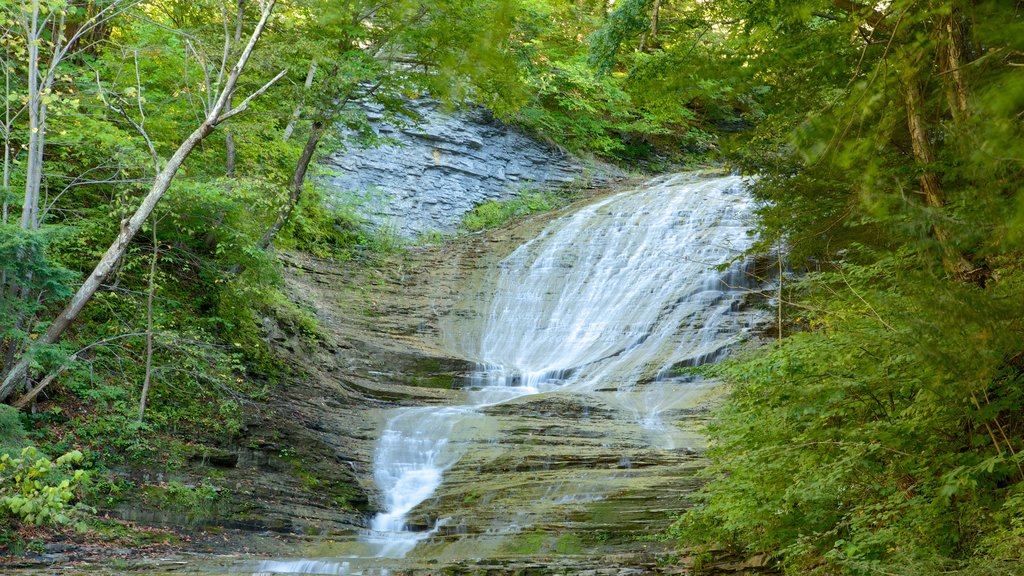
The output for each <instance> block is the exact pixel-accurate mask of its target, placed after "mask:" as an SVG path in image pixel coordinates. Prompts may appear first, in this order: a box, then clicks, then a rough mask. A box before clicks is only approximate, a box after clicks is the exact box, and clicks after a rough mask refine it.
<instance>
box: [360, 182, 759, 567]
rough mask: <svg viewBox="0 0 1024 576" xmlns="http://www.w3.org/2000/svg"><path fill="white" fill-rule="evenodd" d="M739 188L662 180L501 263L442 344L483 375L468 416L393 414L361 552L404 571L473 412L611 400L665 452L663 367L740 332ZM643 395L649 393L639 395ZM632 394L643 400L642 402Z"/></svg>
mask: <svg viewBox="0 0 1024 576" xmlns="http://www.w3.org/2000/svg"><path fill="white" fill-rule="evenodd" d="M743 188H744V186H743V180H742V179H741V178H739V177H724V178H714V179H702V180H695V179H694V178H693V177H692V176H689V175H675V176H671V177H666V178H661V179H658V180H655V181H653V182H651V183H648V184H647V185H645V186H644V187H643V188H642V189H640V190H636V191H630V192H624V193H621V194H618V195H615V196H612V197H609V198H606V199H604V200H601V201H599V202H596V203H594V204H591V205H589V206H587V207H585V208H583V209H581V210H579V211H577V212H576V213H574V214H572V215H569V216H567V217H564V218H562V219H559V220H556V221H555V222H553V223H552V224H551V225H549V227H548V228H547V229H546V230H545V231H544V232H543V233H542V234H541V235H540V236H538V237H537V238H535V239H534V240H532V241H530V242H528V243H526V244H524V245H523V246H521V247H520V248H519V249H517V250H516V251H515V252H513V253H512V254H511V255H510V256H509V257H508V258H507V259H505V260H504V261H503V262H502V263H501V264H500V266H499V267H498V269H497V270H496V271H495V274H494V275H493V277H492V278H491V280H490V282H491V283H493V284H492V287H491V289H492V290H493V296H492V297H491V300H490V302H489V303H487V304H486V306H485V307H484V311H483V313H482V315H481V317H480V318H479V321H477V322H469V323H466V322H461V323H458V324H453V325H452V326H450V327H449V328H448V330H447V331H446V339H447V344H448V347H449V348H450V350H451V351H452V352H453V353H456V354H460V355H462V356H463V357H465V358H468V359H472V360H475V361H476V362H478V363H479V365H480V367H481V368H480V369H479V371H478V373H477V374H476V375H475V377H474V379H473V382H472V389H473V392H472V393H471V394H470V400H469V403H468V404H467V405H464V406H455V407H451V406H448V407H419V408H404V409H399V410H396V411H395V412H394V414H393V416H392V417H391V418H390V419H389V421H388V423H387V425H386V427H385V430H384V432H383V434H382V436H381V439H380V442H379V444H378V446H377V450H376V453H375V457H374V469H375V472H374V478H375V480H376V482H377V486H378V488H379V489H380V491H381V493H382V494H383V497H384V498H383V502H382V503H383V508H384V511H383V512H381V513H379V514H378V515H377V516H376V517H375V518H374V519H373V520H372V525H371V528H372V533H371V534H370V535H368V536H367V539H368V541H370V542H374V543H378V544H379V545H380V548H379V555H380V556H381V557H392V558H399V557H402V556H404V555H405V554H406V553H408V552H409V551H410V550H411V549H412V548H413V547H414V546H415V545H416V543H417V542H419V541H420V540H422V539H423V538H425V537H427V536H429V535H430V534H432V533H433V531H434V530H436V529H437V528H438V525H436V524H435V525H434V526H433V527H432V529H427V530H424V529H422V528H424V527H420V528H421V529H420V530H410V529H409V527H408V526H407V525H406V524H407V518H408V515H409V513H410V512H411V511H412V510H413V509H414V508H416V506H418V505H419V504H421V503H423V502H425V501H426V500H428V499H429V498H430V497H431V496H432V495H433V494H434V492H435V491H436V490H437V488H438V487H439V486H440V485H441V482H442V481H443V477H444V473H445V472H446V471H447V470H448V469H449V468H450V467H451V466H453V465H454V464H455V463H456V462H457V461H458V460H459V458H460V457H461V456H462V454H463V452H464V450H465V447H466V445H467V444H468V443H469V442H471V441H473V440H474V439H476V440H479V439H480V438H481V437H485V435H486V434H487V433H488V429H487V428H488V427H487V418H486V417H485V416H484V415H482V414H481V413H480V408H483V407H485V406H491V405H494V404H499V403H502V402H507V401H509V400H512V399H515V398H520V397H522V396H526V395H530V394H538V393H543V392H550V391H554V390H563V391H574V392H575V391H578V392H579V393H587V392H591V391H594V390H597V389H599V388H600V389H604V390H607V389H614V390H616V391H617V393H616V398H617V399H618V401H619V407H620V409H621V410H622V411H623V413H625V414H627V415H629V416H630V417H631V418H633V419H634V420H635V421H636V422H637V423H639V424H640V425H642V426H645V427H646V428H648V429H649V430H650V431H651V439H652V442H655V443H659V444H661V445H663V446H664V447H671V443H672V440H671V434H669V433H668V427H666V426H665V425H664V424H663V423H662V422H661V420H660V417H659V414H660V413H661V412H662V411H663V410H664V409H666V408H668V407H670V406H671V404H672V402H673V399H674V396H676V395H677V394H678V386H679V385H680V384H679V382H678V381H677V382H675V383H672V384H670V381H671V379H670V378H666V377H667V376H669V375H670V372H671V371H672V368H673V367H674V366H679V365H699V364H703V363H705V362H708V361H713V360H715V359H717V358H718V357H719V356H720V355H721V353H722V352H723V351H724V350H726V349H727V348H728V346H729V345H731V344H733V343H734V342H736V341H737V340H739V339H740V338H742V337H743V336H744V333H745V331H746V329H747V328H749V326H747V325H746V322H748V321H747V320H746V319H745V318H743V317H738V316H736V315H734V314H732V312H734V311H735V310H736V309H737V308H738V305H739V303H740V301H741V299H742V298H743V296H744V294H745V293H746V291H747V290H746V287H747V286H748V285H749V282H748V280H747V279H746V278H745V274H744V271H743V268H744V266H743V264H742V263H734V264H732V265H731V266H729V267H728V269H727V270H725V271H721V270H719V269H718V268H717V267H718V266H720V265H722V264H724V263H728V262H729V261H731V260H732V259H734V258H736V257H738V256H739V255H740V254H742V253H743V251H744V250H746V249H747V248H748V247H749V245H750V243H751V238H750V236H749V235H748V228H749V222H748V220H749V218H750V211H751V201H750V199H749V198H748V196H747V195H746V194H745V193H744V190H743ZM638 383H644V384H647V385H644V386H639V387H638V386H637V385H638ZM638 388H639V389H638Z"/></svg>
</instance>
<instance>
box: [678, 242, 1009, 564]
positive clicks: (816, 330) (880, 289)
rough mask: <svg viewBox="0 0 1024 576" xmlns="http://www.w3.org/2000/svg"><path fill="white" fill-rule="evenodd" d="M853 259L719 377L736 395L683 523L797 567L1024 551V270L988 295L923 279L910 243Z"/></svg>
mask: <svg viewBox="0 0 1024 576" xmlns="http://www.w3.org/2000/svg"><path fill="white" fill-rule="evenodd" d="M854 250H855V252H854ZM855 257H859V258H861V259H865V260H867V261H868V262H869V263H867V264H865V263H863V260H862V262H861V263H856V262H853V261H852V260H853V259H854V258H855ZM847 258H848V260H850V261H848V262H846V263H845V264H844V265H843V266H842V268H840V269H835V270H833V271H829V272H820V273H817V274H814V275H810V276H808V277H806V278H805V279H804V281H803V290H802V291H801V293H800V294H801V297H799V298H797V300H798V301H799V302H800V305H801V308H802V309H801V310H799V311H797V312H795V316H796V317H794V318H793V322H794V323H796V325H797V326H804V327H806V328H809V329H804V330H803V331H798V332H797V333H795V334H793V335H791V336H789V337H788V338H786V339H785V340H782V341H781V342H780V343H779V344H778V345H777V346H772V347H771V348H770V349H766V350H765V351H763V352H761V353H760V354H757V355H755V356H754V357H751V358H747V359H745V360H740V361H736V362H732V363H730V364H727V365H724V366H722V367H720V368H718V369H716V370H714V371H716V372H717V373H718V375H720V376H722V377H724V378H725V379H727V380H729V381H731V382H732V383H733V384H734V389H733V392H732V394H731V396H730V398H729V399H728V401H727V402H726V404H725V406H724V407H723V408H722V409H721V410H720V412H719V413H718V418H717V421H716V423H715V424H714V425H713V427H712V428H711V435H712V439H713V447H712V449H711V450H710V452H709V454H710V456H711V457H712V459H713V461H714V464H713V465H712V466H711V468H710V469H709V470H708V472H707V476H708V477H709V478H710V479H711V480H710V482H709V484H708V485H707V487H706V488H705V489H704V491H703V493H702V497H703V504H702V505H701V506H698V507H697V508H696V509H695V510H694V511H692V512H691V513H689V514H687V515H686V516H685V517H684V519H683V520H682V522H681V523H680V524H678V525H677V526H676V533H677V534H679V535H681V536H683V537H685V538H687V539H691V541H692V540H698V541H705V542H709V541H710V542H716V543H718V544H726V545H731V546H734V547H737V548H740V549H743V550H745V551H746V552H748V553H762V552H766V553H770V554H773V555H774V556H775V557H776V558H777V559H778V560H780V561H781V562H782V564H783V566H784V567H786V568H787V569H788V571H791V572H794V573H806V572H808V571H817V572H826V573H834V572H829V571H830V570H834V569H835V568H836V567H840V568H841V569H842V571H843V572H844V573H852V574H861V573H864V574H867V573H890V574H891V573H900V574H922V573H929V572H932V571H939V570H946V569H952V568H965V567H969V568H971V569H974V568H978V569H979V570H980V568H979V566H980V565H978V566H975V563H978V562H982V563H992V562H994V563H996V564H998V563H1000V562H1002V563H1009V562H1019V561H1020V560H1022V559H1024V557H1022V553H1024V524H1022V523H1021V516H1020V514H1021V512H1022V508H1024V506H1022V502H1024V473H1022V467H1024V452H1022V449H1024V441H1022V438H1024V427H1022V425H1021V421H1020V419H1019V414H1020V406H1021V405H1022V404H1024V386H1022V383H1024V366H1022V365H1021V362H1020V359H1021V357H1022V352H1021V342H1024V325H1022V324H1021V318H1024V300H1021V299H1020V297H1019V294H1020V292H1019V290H1020V288H1021V285H1022V282H1024V275H1022V274H1021V272H1020V267H1019V263H1018V264H1017V265H1016V266H1013V267H1006V268H1002V269H1000V270H998V273H999V276H1000V281H999V282H998V283H996V284H994V285H992V286H989V287H987V288H986V289H984V290H981V289H978V288H976V287H973V286H964V285H957V284H950V283H941V282H930V283H929V282H926V281H925V279H926V277H924V276H922V275H920V273H917V272H914V271H913V268H914V262H913V258H912V256H911V254H910V253H908V252H902V251H901V252H898V253H896V254H888V255H886V254H884V253H877V252H873V251H869V250H867V249H865V248H864V247H861V246H854V249H853V250H851V252H850V253H849V254H848V255H847ZM1014 268H1016V270H1015V269H1014ZM1014 295H1016V297H1014ZM790 300H792V299H790ZM797 321H799V322H797ZM995 573H1006V572H999V571H996V572H995Z"/></svg>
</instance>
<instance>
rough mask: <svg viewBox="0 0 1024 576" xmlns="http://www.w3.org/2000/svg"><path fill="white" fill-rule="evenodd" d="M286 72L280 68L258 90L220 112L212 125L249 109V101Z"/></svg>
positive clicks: (268, 87)
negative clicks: (237, 103)
mask: <svg viewBox="0 0 1024 576" xmlns="http://www.w3.org/2000/svg"><path fill="white" fill-rule="evenodd" d="M287 73H288V71H287V70H281V71H280V72H278V73H277V76H274V77H273V78H271V79H270V82H267V83H266V84H264V85H263V87H262V88H260V89H259V90H257V91H255V92H253V93H252V94H250V95H249V96H248V97H247V98H246V99H245V100H242V103H241V104H239V105H238V106H235V107H234V108H232V109H231V110H228V111H227V112H225V113H223V114H221V116H220V118H217V120H216V122H214V125H217V124H220V123H221V122H223V121H225V120H227V119H228V118H231V117H232V116H237V115H238V114H241V113H242V112H245V111H246V110H248V109H249V103H250V102H252V101H253V99H255V98H257V97H259V96H260V95H261V94H263V93H264V92H266V91H267V90H268V89H270V87H271V86H273V85H274V83H275V82H277V81H278V80H280V79H281V78H284V75H285V74H287Z"/></svg>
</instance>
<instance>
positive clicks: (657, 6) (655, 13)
mask: <svg viewBox="0 0 1024 576" xmlns="http://www.w3.org/2000/svg"><path fill="white" fill-rule="evenodd" d="M660 13H661V0H654V7H653V8H651V40H650V47H651V48H657V47H658V17H659V16H660Z"/></svg>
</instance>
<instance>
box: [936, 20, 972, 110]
mask: <svg viewBox="0 0 1024 576" xmlns="http://www.w3.org/2000/svg"><path fill="white" fill-rule="evenodd" d="M938 27H939V30H938V32H939V37H940V38H941V53H940V57H939V62H940V68H941V72H942V76H943V78H944V81H945V84H946V99H947V100H948V101H949V111H950V114H952V116H953V121H954V122H956V123H957V124H959V123H962V122H963V121H965V120H967V118H968V116H969V115H970V101H969V91H968V88H967V79H966V77H965V75H964V71H963V69H962V66H963V62H964V60H965V55H966V52H967V50H966V48H965V41H964V31H963V23H962V19H961V18H960V15H959V14H958V12H957V11H955V10H954V11H953V13H952V14H950V15H949V16H945V17H943V18H940V19H939V22H938Z"/></svg>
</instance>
